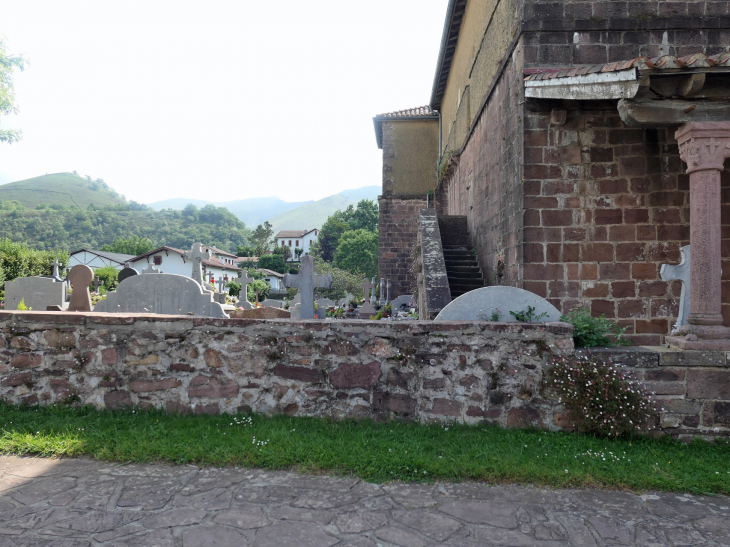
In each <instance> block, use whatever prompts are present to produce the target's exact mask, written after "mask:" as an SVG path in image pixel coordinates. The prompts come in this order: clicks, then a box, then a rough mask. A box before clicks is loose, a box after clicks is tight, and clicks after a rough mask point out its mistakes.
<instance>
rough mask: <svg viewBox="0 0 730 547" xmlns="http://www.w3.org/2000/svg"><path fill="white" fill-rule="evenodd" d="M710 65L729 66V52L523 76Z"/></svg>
mask: <svg viewBox="0 0 730 547" xmlns="http://www.w3.org/2000/svg"><path fill="white" fill-rule="evenodd" d="M711 67H721V68H730V52H725V53H718V54H717V55H712V56H708V55H705V54H704V53H693V54H692V55H685V56H684V57H674V56H673V55H662V56H660V57H654V58H653V59H650V58H649V57H636V58H634V59H629V60H626V61H614V62H611V63H602V64H598V65H590V66H584V67H572V68H569V67H560V68H554V69H553V68H550V67H541V68H539V69H534V68H532V69H529V70H530V72H531V73H530V74H528V75H527V76H526V77H525V81H536V80H552V79H554V78H567V77H570V76H582V75H584V74H595V73H597V72H618V71H621V70H628V69H630V68H636V69H638V70H641V71H647V70H649V71H662V70H676V69H681V68H711ZM538 70H539V72H538Z"/></svg>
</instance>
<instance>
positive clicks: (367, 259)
mask: <svg viewBox="0 0 730 547" xmlns="http://www.w3.org/2000/svg"><path fill="white" fill-rule="evenodd" d="M333 264H334V265H335V266H337V267H338V268H341V269H343V270H347V271H348V272H351V273H357V272H360V273H362V274H364V275H365V276H367V277H368V278H370V277H373V276H374V275H378V234H375V233H373V232H368V231H367V230H351V231H349V232H345V233H344V234H342V237H341V238H340V243H339V245H337V252H336V253H335V259H334V261H333Z"/></svg>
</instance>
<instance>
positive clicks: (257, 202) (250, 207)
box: [149, 197, 310, 228]
mask: <svg viewBox="0 0 730 547" xmlns="http://www.w3.org/2000/svg"><path fill="white" fill-rule="evenodd" d="M190 203H192V204H193V205H195V206H196V207H204V206H205V205H208V204H211V205H215V206H216V207H225V208H226V209H228V210H229V211H230V212H231V213H233V214H234V215H236V216H237V217H238V218H239V219H241V220H242V221H243V222H245V223H246V226H249V227H251V228H255V227H256V226H257V225H258V224H261V223H262V222H264V221H265V220H268V219H270V218H271V217H273V216H276V215H280V214H282V213H285V212H287V211H290V210H292V209H295V208H296V207H299V206H300V205H303V204H305V203H310V202H308V201H298V202H291V203H290V202H287V201H284V200H283V199H279V198H277V197H268V198H248V199H239V200H235V201H205V200H202V199H186V198H172V199H165V200H162V201H155V202H154V203H150V204H149V206H150V207H152V208H153V209H154V210H155V211H160V210H162V209H178V210H182V209H185V207H186V206H187V205H188V204H190Z"/></svg>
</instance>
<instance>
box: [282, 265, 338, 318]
mask: <svg viewBox="0 0 730 547" xmlns="http://www.w3.org/2000/svg"><path fill="white" fill-rule="evenodd" d="M284 286H285V287H297V288H299V292H300V293H301V295H302V305H301V310H302V311H301V319H314V289H315V288H322V289H329V288H330V287H331V286H332V274H324V275H317V274H316V273H314V258H312V257H311V256H309V255H304V256H303V257H302V259H301V266H300V268H299V273H298V274H286V276H285V277H284Z"/></svg>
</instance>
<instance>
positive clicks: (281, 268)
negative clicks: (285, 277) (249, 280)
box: [258, 254, 289, 274]
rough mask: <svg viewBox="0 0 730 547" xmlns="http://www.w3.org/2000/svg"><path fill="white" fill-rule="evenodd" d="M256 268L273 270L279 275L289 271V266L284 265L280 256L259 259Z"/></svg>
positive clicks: (273, 255)
mask: <svg viewBox="0 0 730 547" xmlns="http://www.w3.org/2000/svg"><path fill="white" fill-rule="evenodd" d="M258 267H259V268H266V269H267V270H273V271H275V272H277V273H281V274H283V273H286V272H288V271H289V266H287V265H286V262H284V257H283V256H282V255H280V254H271V255H264V256H261V257H259V262H258Z"/></svg>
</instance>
